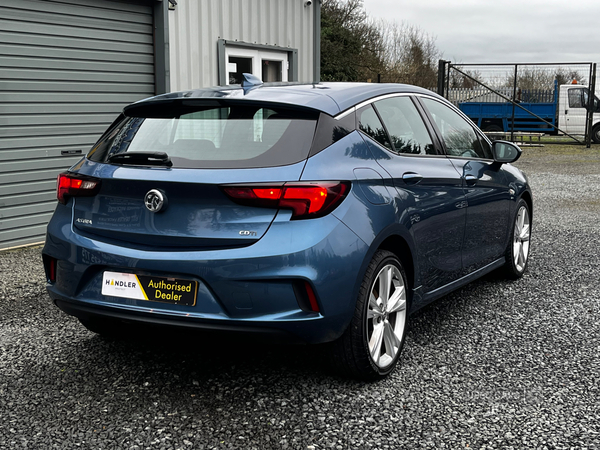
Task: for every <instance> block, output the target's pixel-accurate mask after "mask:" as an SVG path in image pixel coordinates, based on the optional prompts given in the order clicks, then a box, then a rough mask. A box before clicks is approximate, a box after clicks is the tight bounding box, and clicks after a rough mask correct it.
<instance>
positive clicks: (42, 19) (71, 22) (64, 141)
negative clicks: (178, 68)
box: [0, 0, 154, 249]
mask: <svg viewBox="0 0 600 450" xmlns="http://www.w3.org/2000/svg"><path fill="white" fill-rule="evenodd" d="M151 95H154V45H153V16H152V2H150V1H146V2H136V1H127V2H118V1H108V0H0V249H5V248H10V247H14V246H20V245H26V244H30V243H35V242H41V241H43V240H44V235H45V232H46V225H47V223H48V221H49V219H50V216H51V215H52V212H53V211H54V208H55V206H56V197H55V186H56V176H57V174H58V173H60V172H61V171H63V170H65V169H66V168H68V167H70V166H71V165H73V164H74V163H75V162H77V161H78V160H79V159H80V158H81V156H82V155H85V154H86V153H87V151H88V150H89V149H90V147H91V145H92V144H93V143H94V142H95V141H96V140H97V139H98V137H99V136H100V135H101V134H102V132H103V131H104V129H105V128H106V127H107V125H108V124H110V123H111V122H112V121H113V120H114V119H115V117H116V116H117V115H118V114H119V112H120V111H121V109H122V108H123V106H124V105H126V104H128V103H131V102H133V101H136V100H139V99H142V98H145V97H149V96H151Z"/></svg>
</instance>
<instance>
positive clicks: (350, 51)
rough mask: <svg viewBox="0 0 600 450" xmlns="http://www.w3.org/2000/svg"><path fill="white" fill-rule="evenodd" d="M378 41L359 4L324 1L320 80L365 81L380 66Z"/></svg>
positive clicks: (377, 35)
mask: <svg viewBox="0 0 600 450" xmlns="http://www.w3.org/2000/svg"><path fill="white" fill-rule="evenodd" d="M380 45H381V37H380V35H379V31H378V30H377V29H376V28H375V27H373V26H372V24H370V23H369V22H368V20H367V14H366V12H365V11H364V10H363V5H362V0H348V1H342V0H324V1H323V4H322V6H321V79H322V80H324V81H366V80H367V78H371V75H372V74H373V73H375V74H376V73H377V70H378V68H379V67H380V66H381V60H380V57H379V54H380V52H381V48H380Z"/></svg>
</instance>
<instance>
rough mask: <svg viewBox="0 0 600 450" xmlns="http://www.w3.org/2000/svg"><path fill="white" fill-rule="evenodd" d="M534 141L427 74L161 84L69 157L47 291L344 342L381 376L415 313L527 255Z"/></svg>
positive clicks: (83, 309)
mask: <svg viewBox="0 0 600 450" xmlns="http://www.w3.org/2000/svg"><path fill="white" fill-rule="evenodd" d="M520 154H521V150H520V149H519V148H518V147H517V146H516V145H514V144H511V143H508V142H499V141H498V142H494V143H492V142H490V141H489V140H488V139H487V137H486V136H485V135H484V134H482V133H481V132H480V131H479V129H477V128H476V127H475V126H474V125H473V123H472V122H471V121H470V120H469V119H468V118H467V117H466V116H465V115H463V114H462V113H461V112H460V111H459V110H458V109H457V108H455V107H454V106H453V105H452V104H450V103H449V102H447V101H446V100H444V99H443V98H441V97H439V96H438V95H436V94H433V93H432V92H430V91H427V90H424V89H420V88H417V87H414V86H407V85H397V84H359V83H319V84H304V85H303V84H277V85H266V84H265V85H262V84H259V83H256V82H253V81H252V80H251V79H250V77H248V81H245V82H244V84H243V85H242V86H237V87H219V88H209V89H200V90H193V91H188V92H180V93H173V94H166V95H160V96H157V97H153V98H150V99H147V100H143V101H140V102H137V103H134V104H132V105H129V106H127V107H126V108H125V109H124V110H123V113H122V114H121V115H120V116H119V117H118V118H117V119H116V120H115V122H114V123H113V124H112V125H111V126H110V127H109V129H108V130H107V131H106V132H105V133H104V135H103V136H102V137H101V138H100V140H99V141H98V142H97V143H96V144H95V145H94V147H93V148H92V149H91V151H90V152H89V153H88V154H87V156H86V157H85V158H83V159H82V160H81V161H80V162H78V163H77V164H76V165H74V166H73V167H71V168H70V169H69V170H68V171H67V172H65V173H63V174H61V175H60V176H59V178H58V188H57V196H58V201H59V204H58V206H57V208H56V211H55V213H54V216H53V218H52V220H51V221H50V224H49V225H48V234H47V239H46V244H45V247H44V249H43V258H44V266H45V270H46V275H47V278H48V285H47V287H48V292H49V294H50V297H51V298H52V300H53V301H54V302H55V303H56V305H57V306H58V307H59V308H61V309H62V310H64V311H65V312H67V313H68V314H71V315H74V316H76V317H77V318H78V319H79V320H80V321H81V323H82V324H83V325H84V326H86V327H87V328H88V329H90V330H92V331H94V332H97V333H100V334H111V333H114V332H115V331H117V330H122V329H124V328H127V327H128V326H130V324H132V323H136V322H137V323H147V324H163V325H174V326H182V327H196V328H200V329H211V330H221V331H223V332H228V331H244V332H249V333H253V334H256V333H260V334H263V335H265V336H267V337H268V336H272V337H273V339H278V340H279V339H282V338H284V339H286V340H291V341H299V342H304V343H329V347H330V350H331V352H332V358H331V359H332V361H333V362H334V364H335V365H336V366H337V367H338V368H340V369H341V370H342V371H344V372H345V373H347V374H348V375H350V376H354V377H357V378H362V379H377V378H380V377H383V376H385V375H387V374H389V373H390V372H391V371H392V370H393V368H394V367H395V365H396V363H397V360H398V357H399V355H400V352H401V349H402V346H403V342H404V337H405V333H406V329H407V323H408V319H409V316H410V314H411V313H413V312H414V311H416V310H417V309H419V308H421V307H423V306H424V305H426V304H427V303H429V302H431V301H433V300H435V299H437V298H439V297H441V296H443V295H444V294H447V293H448V292H450V291H452V290H454V289H456V288H458V287H460V286H463V285H464V284H466V283H468V282H470V281H472V280H474V279H476V278H478V277H481V276H482V275H484V274H486V273H488V272H490V271H492V270H495V269H502V270H504V272H505V273H506V275H507V276H509V277H512V278H518V277H520V276H522V275H523V272H524V271H525V269H526V267H527V258H528V254H529V238H530V230H531V219H532V196H531V190H530V188H529V185H528V183H527V179H526V178H525V176H524V175H523V174H522V173H521V172H520V171H519V170H518V169H516V168H515V167H513V166H512V165H511V164H510V163H511V162H513V161H515V160H516V159H517V158H518V157H519V156H520Z"/></svg>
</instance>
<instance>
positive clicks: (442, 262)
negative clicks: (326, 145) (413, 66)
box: [357, 96, 465, 293]
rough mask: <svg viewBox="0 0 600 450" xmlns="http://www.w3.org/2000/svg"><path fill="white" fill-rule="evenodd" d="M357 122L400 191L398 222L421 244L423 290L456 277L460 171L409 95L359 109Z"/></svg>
mask: <svg viewBox="0 0 600 450" xmlns="http://www.w3.org/2000/svg"><path fill="white" fill-rule="evenodd" d="M357 120H358V125H359V129H360V130H361V131H362V132H363V133H365V134H366V135H367V136H370V137H371V139H372V140H371V139H366V140H367V142H368V143H369V145H370V146H371V147H372V149H373V153H375V154H376V155H378V157H377V156H376V157H377V159H378V162H379V164H380V165H381V166H382V167H383V168H384V169H385V171H386V172H387V173H388V174H389V175H390V178H391V182H392V183H393V185H394V187H395V189H396V191H397V196H396V203H397V209H398V215H399V218H398V220H399V221H400V222H401V223H404V224H405V225H406V226H407V227H408V228H409V230H410V233H411V235H412V237H413V239H414V242H415V245H416V247H417V254H418V258H417V263H418V268H415V269H416V270H417V271H418V272H417V273H418V274H419V278H420V280H421V283H422V286H423V290H424V293H427V292H431V291H433V290H435V289H437V288H439V287H441V286H444V285H446V284H448V283H449V282H451V281H453V280H455V279H456V278H458V277H459V276H460V274H461V269H462V265H461V248H462V239H463V235H464V226H465V211H464V209H463V208H462V203H463V202H464V200H465V197H464V192H463V188H462V180H461V178H460V174H459V173H458V172H457V171H456V169H455V167H454V166H453V165H452V163H451V162H450V161H449V160H448V159H447V158H446V157H445V156H444V155H443V154H441V153H440V150H439V144H437V145H436V141H434V139H432V136H431V133H430V131H429V130H428V128H427V126H426V124H425V123H424V121H423V117H422V115H421V114H420V113H419V111H418V108H417V106H416V104H415V103H414V102H413V100H412V99H411V97H410V96H396V97H391V98H386V99H382V100H380V101H376V102H374V103H373V104H372V105H368V106H366V107H363V108H361V109H359V110H358V111H357ZM382 121H383V124H382ZM374 141H376V142H378V143H379V144H380V145H377V144H376V143H375V142H374ZM382 147H383V148H385V149H386V150H384V149H383V148H382Z"/></svg>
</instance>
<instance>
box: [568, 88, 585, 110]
mask: <svg viewBox="0 0 600 450" xmlns="http://www.w3.org/2000/svg"><path fill="white" fill-rule="evenodd" d="M582 94H583V89H581V88H576V89H569V108H584V104H585V103H584V102H583V95H582Z"/></svg>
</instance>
